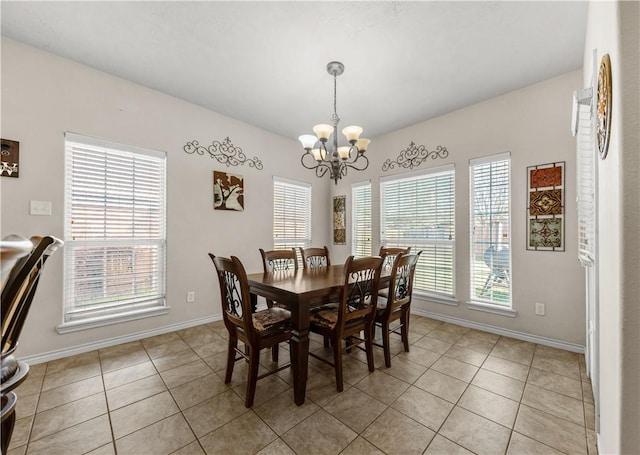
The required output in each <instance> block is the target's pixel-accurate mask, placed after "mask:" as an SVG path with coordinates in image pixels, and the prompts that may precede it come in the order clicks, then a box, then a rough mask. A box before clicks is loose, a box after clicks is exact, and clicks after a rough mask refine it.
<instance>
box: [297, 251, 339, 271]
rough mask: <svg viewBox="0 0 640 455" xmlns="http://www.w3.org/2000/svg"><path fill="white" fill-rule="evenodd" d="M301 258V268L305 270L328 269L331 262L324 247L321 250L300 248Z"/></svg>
mask: <svg viewBox="0 0 640 455" xmlns="http://www.w3.org/2000/svg"><path fill="white" fill-rule="evenodd" d="M300 255H301V256H302V266H303V267H304V268H305V269H313V268H316V267H329V266H330V265H331V260H330V259H329V249H328V248H327V247H326V246H324V247H322V248H314V247H312V248H302V247H301V248H300Z"/></svg>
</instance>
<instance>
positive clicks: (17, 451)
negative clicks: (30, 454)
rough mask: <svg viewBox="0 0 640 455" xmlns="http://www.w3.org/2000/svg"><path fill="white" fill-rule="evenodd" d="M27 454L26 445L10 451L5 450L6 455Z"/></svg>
mask: <svg viewBox="0 0 640 455" xmlns="http://www.w3.org/2000/svg"><path fill="white" fill-rule="evenodd" d="M25 453H27V445H26V444H25V445H23V446H20V447H14V448H12V449H10V450H7V455H24V454H25Z"/></svg>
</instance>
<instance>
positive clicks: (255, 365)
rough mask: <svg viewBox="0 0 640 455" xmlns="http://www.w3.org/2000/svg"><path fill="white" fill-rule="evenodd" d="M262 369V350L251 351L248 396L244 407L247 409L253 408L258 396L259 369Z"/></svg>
mask: <svg viewBox="0 0 640 455" xmlns="http://www.w3.org/2000/svg"><path fill="white" fill-rule="evenodd" d="M259 368H260V350H259V349H251V348H250V349H249V367H248V374H247V395H246V396H245V400H244V405H245V407H247V408H250V407H251V406H253V399H254V398H255V396H256V384H257V383H258V369H259Z"/></svg>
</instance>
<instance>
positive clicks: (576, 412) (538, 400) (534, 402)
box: [522, 384, 584, 425]
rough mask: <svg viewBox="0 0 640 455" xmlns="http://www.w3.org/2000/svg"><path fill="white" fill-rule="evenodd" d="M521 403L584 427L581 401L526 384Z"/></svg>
mask: <svg viewBox="0 0 640 455" xmlns="http://www.w3.org/2000/svg"><path fill="white" fill-rule="evenodd" d="M522 403H523V404H526V405H527V406H529V407H532V408H535V409H538V410H539V411H544V412H547V413H549V414H552V415H554V416H556V417H560V418H561V419H565V420H568V421H570V422H573V423H575V424H577V425H584V408H583V403H582V400H576V399H574V398H571V397H568V396H566V395H562V394H560V393H556V392H552V391H551V390H546V389H542V388H540V387H536V386H534V385H531V384H527V386H526V387H525V389H524V395H523V396H522Z"/></svg>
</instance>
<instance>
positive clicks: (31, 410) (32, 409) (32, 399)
mask: <svg viewBox="0 0 640 455" xmlns="http://www.w3.org/2000/svg"><path fill="white" fill-rule="evenodd" d="M18 398H19V399H18V400H17V401H16V408H15V409H16V417H15V418H16V420H19V419H23V418H25V417H29V416H32V415H34V414H35V413H36V407H37V406H38V400H39V399H40V395H27V396H26V397H22V396H18Z"/></svg>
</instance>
